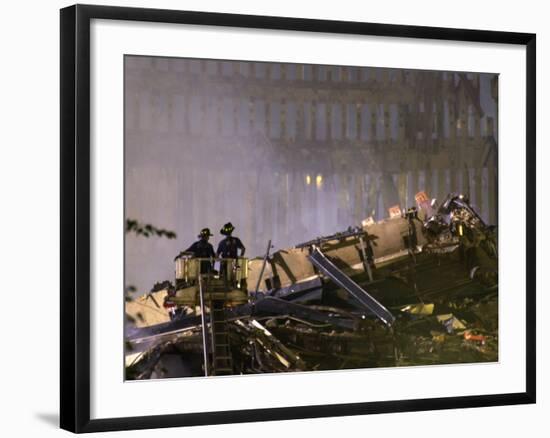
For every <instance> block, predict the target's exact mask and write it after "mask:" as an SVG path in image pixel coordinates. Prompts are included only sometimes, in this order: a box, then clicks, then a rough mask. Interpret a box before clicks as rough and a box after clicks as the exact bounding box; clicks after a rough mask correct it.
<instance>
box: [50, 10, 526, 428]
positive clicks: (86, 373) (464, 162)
mask: <svg viewBox="0 0 550 438" xmlns="http://www.w3.org/2000/svg"><path fill="white" fill-rule="evenodd" d="M61 172H62V180H61V201H62V206H61V239H62V240H61V267H62V268H61V427H62V428H64V429H67V430H70V431H73V432H94V431H108V430H124V429H142V428H155V427H170V426H189V425H201V424H219V423H230V422H246V421H268V420H278V419H294V418H312V417H326V416H342V415H361V414H368V413H382V412H402V411H419V410H430V409H447V408H460V407H477V406H494V405H505V404H520V403H534V402H535V35H533V34H520V33H511V32H496V31H482V30H463V29H446V28H427V27H418V26H401V25H389V24H373V23H359V22H336V21H326V20H311V19H301V18H286V17H264V16H246V15H231V14H218V13H207V12H185V11H171V10H154V9H139V8H118V7H104V6H81V5H77V6H72V7H69V8H65V9H62V10H61Z"/></svg>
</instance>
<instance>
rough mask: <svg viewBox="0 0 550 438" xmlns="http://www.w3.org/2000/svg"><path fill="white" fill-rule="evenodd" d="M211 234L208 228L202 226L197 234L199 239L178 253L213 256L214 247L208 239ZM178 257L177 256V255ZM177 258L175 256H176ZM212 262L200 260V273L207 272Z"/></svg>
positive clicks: (200, 256) (201, 256)
mask: <svg viewBox="0 0 550 438" xmlns="http://www.w3.org/2000/svg"><path fill="white" fill-rule="evenodd" d="M212 236H213V234H212V233H211V232H210V228H203V229H202V230H201V232H200V233H199V235H198V236H197V237H198V238H199V240H197V241H196V242H194V243H193V244H192V245H191V246H190V247H189V248H187V249H186V250H185V251H183V252H182V253H181V254H180V255H182V254H185V253H191V254H193V255H194V256H195V257H197V258H204V259H206V258H214V257H215V256H216V254H215V253H214V247H213V246H212V244H211V243H210V242H208V240H209V239H210V237H212ZM178 257H179V256H178ZM176 258H177V257H176ZM212 268H213V266H212V263H211V262H209V261H206V260H203V261H201V273H207V272H210V271H211V270H212Z"/></svg>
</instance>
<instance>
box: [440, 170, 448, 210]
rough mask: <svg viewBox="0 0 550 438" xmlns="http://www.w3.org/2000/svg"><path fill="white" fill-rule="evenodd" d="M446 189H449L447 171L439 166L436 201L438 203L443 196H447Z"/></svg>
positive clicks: (441, 200)
mask: <svg viewBox="0 0 550 438" xmlns="http://www.w3.org/2000/svg"><path fill="white" fill-rule="evenodd" d="M448 191H449V190H448V189H447V172H446V171H445V168H443V167H440V168H439V169H438V170H437V201H438V202H439V203H440V204H441V202H443V200H444V199H445V196H447V193H448Z"/></svg>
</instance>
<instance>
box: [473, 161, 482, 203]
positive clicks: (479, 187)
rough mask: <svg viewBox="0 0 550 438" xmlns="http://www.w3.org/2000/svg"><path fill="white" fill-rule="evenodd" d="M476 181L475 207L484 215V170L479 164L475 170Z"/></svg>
mask: <svg viewBox="0 0 550 438" xmlns="http://www.w3.org/2000/svg"><path fill="white" fill-rule="evenodd" d="M474 180H475V206H476V207H477V209H478V211H479V213H480V214H482V213H483V168H481V167H479V163H476V167H475V168H474Z"/></svg>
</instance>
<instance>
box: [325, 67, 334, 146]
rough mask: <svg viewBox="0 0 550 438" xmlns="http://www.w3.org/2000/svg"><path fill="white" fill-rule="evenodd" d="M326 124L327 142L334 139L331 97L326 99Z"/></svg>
mask: <svg viewBox="0 0 550 438" xmlns="http://www.w3.org/2000/svg"><path fill="white" fill-rule="evenodd" d="M329 71H330V69H329ZM325 124H326V130H325V135H326V139H325V140H326V141H327V142H330V141H332V137H333V135H332V102H331V101H330V99H327V100H326V101H325Z"/></svg>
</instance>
